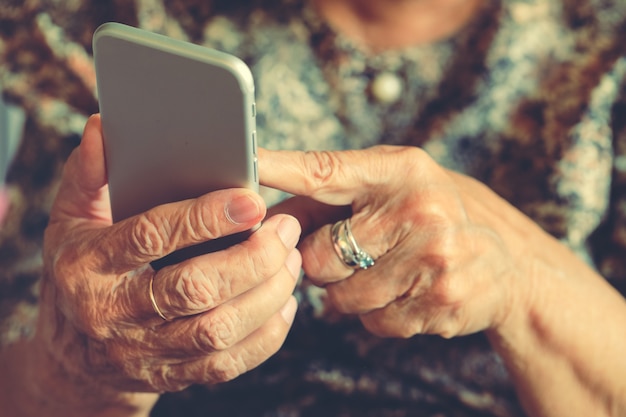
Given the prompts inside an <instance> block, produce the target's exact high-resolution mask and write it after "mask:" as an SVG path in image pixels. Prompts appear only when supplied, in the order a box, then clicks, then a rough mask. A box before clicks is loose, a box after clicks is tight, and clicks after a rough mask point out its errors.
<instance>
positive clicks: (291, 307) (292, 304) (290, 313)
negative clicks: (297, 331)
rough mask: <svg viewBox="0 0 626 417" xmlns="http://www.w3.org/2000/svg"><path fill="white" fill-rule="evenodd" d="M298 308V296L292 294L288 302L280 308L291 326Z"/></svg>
mask: <svg viewBox="0 0 626 417" xmlns="http://www.w3.org/2000/svg"><path fill="white" fill-rule="evenodd" d="M297 310H298V302H297V301H296V298H295V297H294V296H293V295H292V296H291V297H290V298H289V301H287V304H285V305H284V306H283V308H281V309H280V315H281V316H283V319H284V320H285V321H286V322H287V324H288V325H290V326H291V323H293V319H294V318H295V317H296V311H297Z"/></svg>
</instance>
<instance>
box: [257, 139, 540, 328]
mask: <svg viewBox="0 0 626 417" xmlns="http://www.w3.org/2000/svg"><path fill="white" fill-rule="evenodd" d="M259 156H260V157H259V171H260V178H261V182H262V183H263V184H264V185H266V186H269V187H274V188H278V189H281V190H283V191H286V192H289V193H293V194H296V195H298V196H306V197H308V198H312V199H313V200H316V201H317V202H319V203H324V204H329V205H334V206H350V207H351V209H352V217H351V222H352V232H353V235H354V236H355V239H356V241H357V242H358V244H359V246H361V248H363V249H364V250H365V251H366V252H368V253H369V254H370V255H372V257H373V258H374V259H375V260H376V264H375V265H374V266H373V267H371V268H368V269H356V270H355V269H352V268H349V267H347V266H345V265H344V264H343V263H342V262H341V260H340V258H339V257H338V255H337V253H336V252H335V250H334V248H333V244H332V242H331V232H330V229H331V224H329V223H331V222H333V221H334V219H332V220H331V219H330V217H329V218H328V219H327V220H326V221H324V220H323V219H320V218H319V217H320V215H319V211H318V210H319V207H318V205H317V204H316V205H314V207H313V208H310V209H307V205H306V204H297V203H295V202H294V201H288V202H286V206H287V207H288V209H287V211H290V212H291V214H294V215H296V217H298V218H299V219H308V221H313V222H317V224H316V225H315V226H316V227H319V228H318V229H317V230H316V231H314V232H312V233H311V234H310V235H308V236H307V237H306V238H305V239H304V240H303V241H302V242H301V244H300V246H299V249H300V250H301V253H302V257H303V268H304V270H305V273H306V275H307V276H308V277H309V278H310V279H311V280H312V281H313V283H315V284H317V285H319V286H324V287H325V288H326V289H327V291H328V296H329V298H330V301H331V302H332V304H333V305H334V307H335V308H336V309H338V310H339V311H341V312H344V313H353V314H357V315H359V317H360V319H361V321H362V323H363V324H364V326H365V327H366V328H367V329H368V330H370V331H371V332H373V333H375V334H377V335H380V336H400V337H410V336H413V335H415V334H417V333H428V334H439V335H441V336H444V337H452V336H457V335H463V334H469V333H474V332H477V331H480V330H485V329H490V328H495V327H497V326H499V325H500V324H501V323H502V322H503V321H505V319H506V317H507V315H508V314H509V312H510V311H511V310H512V308H513V307H514V306H516V305H519V304H520V303H524V301H525V300H524V295H525V294H526V293H527V291H526V290H525V288H524V280H523V279H520V277H521V276H523V274H524V272H523V271H524V268H525V265H522V264H523V263H524V262H519V261H518V260H519V259H523V258H524V257H523V256H521V255H522V254H523V253H524V252H525V251H526V249H525V243H524V234H525V233H530V232H531V231H533V230H537V229H538V227H537V226H535V225H534V224H533V223H532V222H531V221H530V220H528V219H527V218H525V217H524V216H523V215H522V214H521V213H519V212H518V211H517V210H515V209H514V208H513V207H512V206H510V205H508V203H506V202H504V201H503V200H502V199H500V198H499V197H498V196H497V195H496V194H495V193H493V192H491V191H490V190H489V189H487V188H486V187H485V186H483V185H482V184H480V183H478V182H477V181H475V180H472V179H470V178H468V177H465V176H462V175H459V174H456V173H453V172H450V171H447V170H445V169H443V168H442V167H440V166H439V165H437V164H436V163H435V162H434V161H433V160H432V159H431V158H430V157H428V156H427V155H426V153H425V152H423V151H421V150H419V149H418V148H413V147H410V148H409V147H391V146H378V147H374V148H371V149H367V150H362V151H340V152H306V153H305V152H292V151H277V152H276V151H267V150H260V155H259ZM301 198H302V197H296V200H298V199H301ZM294 208H295V209H294ZM307 228H310V227H308V226H307V224H306V222H305V224H304V225H303V229H307Z"/></svg>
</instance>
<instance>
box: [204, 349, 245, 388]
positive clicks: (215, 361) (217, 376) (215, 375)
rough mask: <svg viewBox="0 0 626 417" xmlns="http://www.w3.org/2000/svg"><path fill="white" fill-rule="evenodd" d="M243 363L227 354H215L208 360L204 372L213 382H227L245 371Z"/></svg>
mask: <svg viewBox="0 0 626 417" xmlns="http://www.w3.org/2000/svg"><path fill="white" fill-rule="evenodd" d="M246 370H247V369H246V367H245V366H244V364H243V363H242V362H241V361H240V360H237V359H235V358H233V357H232V356H231V355H229V354H226V353H225V354H223V355H215V356H213V357H212V358H211V360H209V362H208V365H207V370H206V374H207V376H208V379H209V380H210V381H213V382H215V383H220V382H228V381H232V380H233V379H235V378H237V377H238V376H239V375H241V374H243V373H244V372H245V371H246Z"/></svg>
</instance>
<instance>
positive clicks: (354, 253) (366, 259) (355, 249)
mask: <svg viewBox="0 0 626 417" xmlns="http://www.w3.org/2000/svg"><path fill="white" fill-rule="evenodd" d="M330 235H331V238H332V242H333V247H334V248H335V252H337V255H338V256H339V259H341V262H343V263H344V265H346V266H348V267H350V268H353V269H367V268H370V267H372V266H374V263H375V262H374V258H372V256H371V255H370V254H369V253H367V252H365V251H364V250H363V249H362V248H361V247H360V246H359V245H358V243H356V239H355V238H354V235H353V234H352V228H351V226H350V219H345V220H339V221H338V222H337V223H335V224H334V225H333V226H332V228H331V229H330Z"/></svg>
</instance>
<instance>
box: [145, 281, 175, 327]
mask: <svg viewBox="0 0 626 417" xmlns="http://www.w3.org/2000/svg"><path fill="white" fill-rule="evenodd" d="M148 293H149V295H150V303H151V304H152V308H153V309H154V312H155V313H157V314H158V315H159V317H161V318H162V319H163V320H165V321H170V320H171V319H168V318H167V317H165V314H163V312H162V311H161V309H160V308H159V305H158V304H157V302H156V298H155V297H154V275H152V277H150V289H149V291H148Z"/></svg>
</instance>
